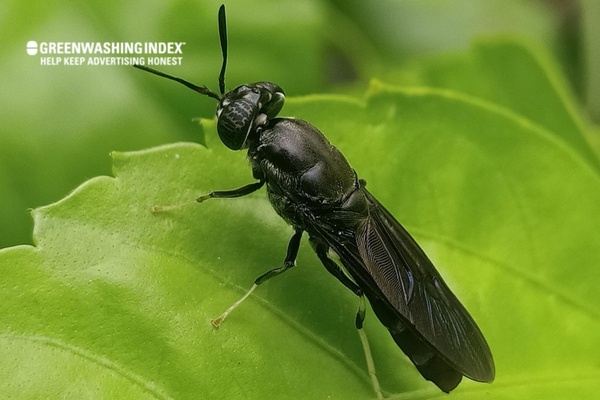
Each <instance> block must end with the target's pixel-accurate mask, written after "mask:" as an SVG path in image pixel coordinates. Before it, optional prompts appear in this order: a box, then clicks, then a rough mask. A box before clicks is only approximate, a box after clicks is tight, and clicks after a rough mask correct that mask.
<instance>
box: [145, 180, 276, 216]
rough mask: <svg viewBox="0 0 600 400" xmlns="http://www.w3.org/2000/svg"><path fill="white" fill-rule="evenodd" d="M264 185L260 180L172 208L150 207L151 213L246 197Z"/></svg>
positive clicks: (212, 193) (216, 192)
mask: <svg viewBox="0 0 600 400" xmlns="http://www.w3.org/2000/svg"><path fill="white" fill-rule="evenodd" d="M264 184H265V181H264V180H260V181H258V182H254V183H250V184H248V185H245V186H242V187H239V188H237V189H232V190H215V191H213V192H210V193H209V194H206V195H204V196H200V197H198V198H197V199H196V200H192V201H186V202H185V203H180V204H175V205H172V206H154V207H152V212H163V211H170V210H173V209H176V208H179V207H182V206H187V205H188V204H193V203H202V202H203V201H206V200H208V199H213V198H217V199H232V198H235V197H242V196H246V195H248V194H250V193H253V192H256V191H257V190H258V189H260V188H261V187H263V185H264Z"/></svg>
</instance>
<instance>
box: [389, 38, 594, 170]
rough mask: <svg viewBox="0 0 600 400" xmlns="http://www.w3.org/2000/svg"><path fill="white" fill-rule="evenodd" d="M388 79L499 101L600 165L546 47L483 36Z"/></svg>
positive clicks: (590, 161) (417, 63)
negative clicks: (462, 50)
mask: <svg viewBox="0 0 600 400" xmlns="http://www.w3.org/2000/svg"><path fill="white" fill-rule="evenodd" d="M384 80H385V81H386V82H390V83H396V84H401V85H403V86H407V85H414V86H432V87H437V88H445V89H452V90H455V91H458V92H461V93H465V94H469V95H471V96H475V97H480V98H482V99H485V100H488V101H491V102H493V103H496V104H497V105H499V106H502V107H505V108H507V109H510V110H512V111H513V112H516V113H518V114H520V115H522V116H524V117H526V118H528V119H529V120H530V121H531V122H532V123H535V124H538V125H540V126H541V127H542V128H544V129H546V130H548V131H550V132H551V133H552V134H555V135H556V136H557V137H559V138H561V139H562V140H564V141H565V142H567V143H568V144H569V145H570V146H572V147H573V148H574V149H576V150H577V151H579V152H580V153H581V154H582V155H583V156H584V158H585V159H586V160H587V161H588V162H589V163H590V164H592V165H593V166H594V167H595V168H600V162H599V158H598V155H597V154H596V153H594V150H593V149H592V148H591V147H590V144H589V143H588V140H587V139H586V134H585V129H587V128H586V127H585V125H584V123H583V121H582V120H581V117H580V116H579V115H578V113H577V111H576V107H575V105H574V101H573V99H572V97H571V93H570V92H569V90H568V88H567V85H566V83H565V81H564V78H563V76H562V75H561V74H560V73H559V72H558V67H557V66H556V65H555V64H554V63H553V61H552V59H551V58H550V57H549V56H548V55H547V54H545V52H544V51H543V50H542V49H541V48H538V47H535V46H533V45H526V44H525V43H523V42H521V41H518V40H514V39H512V40H508V39H497V38H496V39H489V40H480V41H478V42H476V43H474V44H473V46H472V48H471V50H470V51H469V52H466V53H464V54H460V53H458V54H451V55H442V56H437V57H431V58H429V59H424V60H420V61H418V62H413V63H412V65H411V66H410V67H409V68H406V69H404V70H395V71H394V70H391V71H389V72H388V73H387V74H385V75H384Z"/></svg>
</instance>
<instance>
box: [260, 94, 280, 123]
mask: <svg viewBox="0 0 600 400" xmlns="http://www.w3.org/2000/svg"><path fill="white" fill-rule="evenodd" d="M283 103H285V95H284V94H283V92H275V93H273V94H272V96H271V100H270V101H268V102H267V103H266V104H265V105H264V107H263V108H262V109H261V110H260V111H261V112H262V113H265V114H267V117H268V118H269V119H271V118H275V117H276V116H277V114H279V111H281V109H282V108H283Z"/></svg>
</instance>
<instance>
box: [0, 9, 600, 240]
mask: <svg viewBox="0 0 600 400" xmlns="http://www.w3.org/2000/svg"><path fill="white" fill-rule="evenodd" d="M219 3H220V1H204V0H195V1H191V0H189V1H188V0H184V1H169V2H162V1H158V2H157V1H149V2H148V1H143V2H142V1H139V0H126V1H120V2H104V1H103V2H100V1H90V2H86V3H85V4H80V3H78V2H65V1H46V2H33V1H17V0H7V1H4V2H3V3H2V6H0V49H1V50H0V51H1V57H0V87H2V91H1V93H0V121H1V123H0V226H2V229H1V230H0V248H1V247H6V246H11V245H16V244H26V243H31V242H32V233H31V232H32V220H31V217H30V215H29V211H28V210H29V209H32V208H35V207H38V206H41V205H44V204H49V203H51V202H54V201H57V200H58V199H60V198H62V197H64V196H65V195H66V194H67V193H69V192H70V191H71V190H73V189H74V188H75V187H77V186H78V185H79V184H80V183H82V182H83V181H85V180H86V179H88V178H90V177H93V176H96V175H101V174H110V161H109V158H108V153H109V152H110V151H112V150H119V151H126V150H136V149H143V148H147V147H150V146H155V145H159V144H163V143H170V142H177V141H196V142H197V141H201V140H202V139H201V137H200V136H199V133H200V131H199V129H198V126H197V124H194V123H193V122H192V119H193V118H195V117H209V116H211V115H212V113H213V112H214V107H215V105H214V102H213V101H212V100H211V99H207V98H203V97H201V96H197V95H195V94H194V93H192V92H191V91H190V92H187V91H184V90H182V88H181V87H178V86H177V85H172V84H167V83H165V82H163V81H161V80H159V79H151V78H150V77H149V76H147V75H146V74H143V73H140V71H136V70H134V69H133V68H130V67H125V66H102V67H100V66H96V67H94V66H90V67H88V66H79V67H68V66H54V67H52V66H41V65H40V55H39V54H38V55H37V56H33V57H32V56H28V55H27V54H26V51H25V49H26V43H27V42H28V41H29V40H36V41H38V42H41V41H47V42H50V41H56V42H71V41H73V42H88V41H89V42H96V41H97V42H120V41H124V42H135V41H142V42H145V41H184V42H186V43H187V44H186V46H185V47H184V56H183V65H182V66H181V67H170V68H169V67H165V68H162V69H164V70H166V71H167V72H169V73H172V74H175V75H179V76H182V77H185V78H187V79H189V80H191V81H193V82H197V83H200V84H207V85H209V86H211V87H213V88H215V89H216V86H217V85H216V77H217V73H218V70H219V66H220V57H221V56H220V50H219V43H218V39H217V31H216V17H215V10H216V9H217V7H218V5H219ZM227 6H228V19H229V30H230V37H231V38H234V40H231V43H230V61H229V69H228V75H227V78H228V82H227V83H228V87H229V88H232V87H234V86H235V85H238V84H240V83H245V82H252V81H256V80H271V81H274V82H277V83H279V84H280V85H281V86H282V87H283V88H284V89H285V90H286V92H287V94H288V95H292V96H298V95H305V94H310V93H325V92H332V91H334V92H342V93H353V94H362V93H363V92H364V89H365V88H366V87H367V84H368V81H369V80H370V79H371V78H377V77H378V78H382V79H383V80H384V81H386V82H389V83H394V84H400V85H413V84H417V83H423V82H419V81H418V80H415V76H414V74H411V73H410V65H411V62H414V60H418V59H422V58H423V57H431V56H435V55H439V54H446V53H461V52H468V51H469V47H470V45H471V43H472V41H473V40H474V38H479V37H482V36H490V35H498V34H504V35H505V34H509V35H514V36H516V37H519V38H524V39H525V40H527V41H529V42H531V43H535V44H540V45H541V46H542V48H544V49H546V50H547V51H548V52H549V53H551V55H552V57H551V58H553V59H555V60H558V69H559V70H560V73H561V74H562V75H563V76H565V77H567V80H568V86H567V91H568V92H571V93H573V94H574V98H575V99H576V103H577V104H578V106H579V108H580V109H581V110H585V112H586V113H587V114H588V115H589V116H590V117H591V118H592V119H595V120H596V121H597V120H598V119H599V118H600V54H599V53H600V33H599V29H600V28H599V26H600V9H599V8H600V7H599V6H598V2H595V1H593V0H588V1H586V0H582V1H575V0H573V1H567V0H565V1H560V0H547V1H541V0H540V1H531V0H525V1H522V0H510V1H507V0H488V1H485V2H478V1H468V0H457V1H452V2H447V1H435V0H426V1H416V0H411V1H402V2H398V1H393V0H379V1H372V2H364V1H358V0H350V1H341V0H329V1H325V0H284V1H239V0H236V1H229V2H227ZM407 68H408V69H407ZM406 71H409V72H408V73H406ZM427 84H428V85H433V86H435V84H436V83H435V82H431V81H430V82H427ZM588 132H590V131H588ZM587 140H589V141H592V142H594V141H595V143H596V144H597V143H598V141H599V140H598V135H597V133H596V134H595V135H594V134H591V133H590V134H589V135H588V137H587Z"/></svg>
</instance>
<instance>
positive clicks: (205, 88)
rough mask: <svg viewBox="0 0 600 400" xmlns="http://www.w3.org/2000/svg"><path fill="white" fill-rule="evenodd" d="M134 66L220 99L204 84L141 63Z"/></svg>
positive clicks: (219, 98) (219, 97)
mask: <svg viewBox="0 0 600 400" xmlns="http://www.w3.org/2000/svg"><path fill="white" fill-rule="evenodd" d="M134 67H135V68H137V69H141V70H143V71H146V72H150V73H151V74H154V75H158V76H161V77H163V78H167V79H170V80H172V81H175V82H179V83H181V84H182V85H184V86H187V87H189V88H190V89H192V90H193V91H195V92H198V93H200V94H204V95H206V96H208V97H212V98H213V99H216V100H221V96H219V95H218V94H216V93H215V92H213V91H212V90H210V89H209V88H207V87H206V86H197V85H194V84H193V83H191V82H188V81H186V80H184V79H181V78H177V77H175V76H173V75H169V74H165V73H163V72H160V71H157V70H155V69H152V68H149V67H145V66H143V65H139V64H134Z"/></svg>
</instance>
